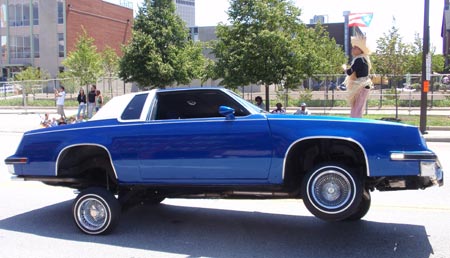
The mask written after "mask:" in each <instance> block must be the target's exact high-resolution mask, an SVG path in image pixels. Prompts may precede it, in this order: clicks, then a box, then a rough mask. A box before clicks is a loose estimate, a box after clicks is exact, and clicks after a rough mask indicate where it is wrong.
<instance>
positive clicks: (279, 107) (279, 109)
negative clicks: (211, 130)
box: [270, 103, 286, 114]
mask: <svg viewBox="0 0 450 258" xmlns="http://www.w3.org/2000/svg"><path fill="white" fill-rule="evenodd" d="M270 113H272V114H286V110H285V109H284V108H283V105H282V104H281V103H277V104H276V108H275V109H274V110H272V112H270Z"/></svg>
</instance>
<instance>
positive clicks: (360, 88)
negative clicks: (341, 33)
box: [342, 35, 372, 118]
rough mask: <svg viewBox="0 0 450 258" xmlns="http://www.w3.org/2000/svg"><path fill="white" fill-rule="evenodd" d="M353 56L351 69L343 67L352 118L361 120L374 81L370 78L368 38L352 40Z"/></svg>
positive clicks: (356, 37) (357, 37)
mask: <svg viewBox="0 0 450 258" xmlns="http://www.w3.org/2000/svg"><path fill="white" fill-rule="evenodd" d="M351 43H352V56H353V60H352V62H351V65H350V68H347V65H345V64H344V65H343V66H342V67H343V68H344V71H345V73H346V74H347V77H346V79H345V81H344V83H345V86H347V89H348V102H349V104H350V106H351V111H350V116H351V117H358V118H361V117H362V114H363V111H364V107H365V106H366V102H367V97H368V96H369V92H370V88H371V87H372V81H371V80H370V78H369V74H370V69H371V66H372V65H371V63H370V58H369V55H370V49H369V48H368V47H367V45H366V37H365V36H363V35H356V36H355V37H352V38H351Z"/></svg>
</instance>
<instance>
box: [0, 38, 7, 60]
mask: <svg viewBox="0 0 450 258" xmlns="http://www.w3.org/2000/svg"><path fill="white" fill-rule="evenodd" d="M7 42H8V37H7V36H2V37H1V45H2V50H1V51H2V62H3V63H6V60H7V57H8V55H7V52H6V44H7Z"/></svg>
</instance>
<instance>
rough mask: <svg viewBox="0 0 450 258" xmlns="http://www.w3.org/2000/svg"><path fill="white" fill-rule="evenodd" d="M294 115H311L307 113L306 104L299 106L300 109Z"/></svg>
mask: <svg viewBox="0 0 450 258" xmlns="http://www.w3.org/2000/svg"><path fill="white" fill-rule="evenodd" d="M294 115H304V116H308V115H311V113H310V112H309V110H308V109H307V108H306V103H302V104H301V105H300V109H298V110H297V111H295V113H294Z"/></svg>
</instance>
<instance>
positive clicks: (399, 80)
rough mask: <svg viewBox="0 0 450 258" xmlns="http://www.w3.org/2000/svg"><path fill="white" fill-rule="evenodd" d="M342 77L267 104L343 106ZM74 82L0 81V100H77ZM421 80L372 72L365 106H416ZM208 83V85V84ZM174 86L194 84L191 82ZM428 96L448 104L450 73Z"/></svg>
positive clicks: (107, 88)
mask: <svg viewBox="0 0 450 258" xmlns="http://www.w3.org/2000/svg"><path fill="white" fill-rule="evenodd" d="M344 79H345V76H344V75H342V74H334V75H316V76H314V77H313V78H309V79H307V80H305V81H304V82H303V83H302V84H301V85H298V87H297V88H296V89H289V90H286V88H285V87H284V86H283V85H281V84H280V85H271V86H269V99H270V105H271V106H274V105H275V103H277V102H280V103H283V105H284V106H285V107H296V106H299V104H300V103H302V102H305V103H307V104H308V106H310V107H321V108H324V109H326V108H335V107H346V106H347V103H346V97H347V92H346V88H345V86H344V85H343V82H344ZM77 81H78V80H77V79H76V78H67V79H50V80H37V81H8V82H0V100H1V99H3V100H6V99H20V100H21V103H22V104H23V105H26V104H27V103H29V102H30V101H31V100H32V101H35V100H45V99H48V100H50V99H51V100H54V99H55V97H54V90H55V89H56V88H58V87H59V86H60V85H63V86H64V87H65V91H66V99H67V100H76V97H77V95H78V92H79V90H80V88H81V87H83V88H84V90H85V92H89V90H90V87H89V85H84V86H81V85H79V84H78V83H77ZM421 81H422V77H421V75H417V74H408V75H404V76H393V75H386V76H381V75H372V82H373V90H372V91H371V93H370V95H369V101H368V107H369V108H370V107H372V108H382V107H386V106H391V107H392V106H395V107H406V108H408V107H409V108H413V107H418V106H420V101H421ZM96 85H97V89H98V90H100V91H101V92H102V95H103V97H104V98H105V100H106V101H107V100H109V99H111V98H113V97H115V96H119V95H123V94H126V93H130V92H136V91H138V90H139V89H138V87H137V86H136V85H135V84H132V83H124V82H123V81H122V80H121V79H119V78H115V77H112V78H109V77H102V78H99V79H98V80H97V82H96ZM211 86H212V85H208V87H211ZM214 86H215V85H214ZM214 86H213V87H214ZM177 87H194V86H193V84H191V85H184V86H183V85H181V86H177ZM238 92H239V94H241V96H243V97H244V98H245V99H247V100H249V101H253V100H254V98H255V97H256V96H262V97H263V98H265V87H264V86H262V85H251V86H245V87H239V88H238ZM427 97H428V102H427V103H428V106H429V107H450V74H448V75H447V74H436V75H432V76H431V80H430V91H429V93H428V94H427Z"/></svg>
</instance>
